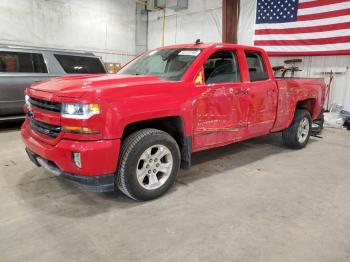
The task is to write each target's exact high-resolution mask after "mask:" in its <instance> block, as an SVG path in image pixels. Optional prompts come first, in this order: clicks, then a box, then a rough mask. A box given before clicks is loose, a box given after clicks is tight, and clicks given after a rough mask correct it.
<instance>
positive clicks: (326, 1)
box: [299, 0, 350, 9]
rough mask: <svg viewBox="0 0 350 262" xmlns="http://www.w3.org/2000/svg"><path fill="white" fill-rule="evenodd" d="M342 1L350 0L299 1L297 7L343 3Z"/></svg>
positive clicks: (347, 0)
mask: <svg viewBox="0 0 350 262" xmlns="http://www.w3.org/2000/svg"><path fill="white" fill-rule="evenodd" d="M344 2H350V1H349V0H318V1H309V2H301V1H299V9H303V8H311V7H317V6H324V5H331V4H338V3H344Z"/></svg>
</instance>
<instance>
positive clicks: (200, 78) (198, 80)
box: [194, 68, 205, 85]
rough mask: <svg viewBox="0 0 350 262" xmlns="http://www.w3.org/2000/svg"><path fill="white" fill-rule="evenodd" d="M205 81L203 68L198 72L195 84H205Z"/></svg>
mask: <svg viewBox="0 0 350 262" xmlns="http://www.w3.org/2000/svg"><path fill="white" fill-rule="evenodd" d="M204 83H205V81H204V73H203V68H201V70H200V71H199V72H198V74H197V76H196V77H195V79H194V84H195V85H203V84H204Z"/></svg>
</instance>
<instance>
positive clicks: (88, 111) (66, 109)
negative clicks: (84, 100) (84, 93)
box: [61, 103, 100, 119]
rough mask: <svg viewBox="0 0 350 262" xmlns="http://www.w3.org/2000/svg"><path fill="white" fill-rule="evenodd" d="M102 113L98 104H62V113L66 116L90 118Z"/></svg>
mask: <svg viewBox="0 0 350 262" xmlns="http://www.w3.org/2000/svg"><path fill="white" fill-rule="evenodd" d="M99 113H100V106H99V105H98V104H66V103H63V104H62V109H61V115H62V117H64V118H74V119H88V118H89V117H91V116H93V115H97V114H99Z"/></svg>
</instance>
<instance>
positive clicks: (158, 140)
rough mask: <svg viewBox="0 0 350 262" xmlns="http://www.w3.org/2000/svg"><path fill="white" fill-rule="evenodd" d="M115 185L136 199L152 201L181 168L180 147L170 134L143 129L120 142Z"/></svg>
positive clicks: (163, 190)
mask: <svg viewBox="0 0 350 262" xmlns="http://www.w3.org/2000/svg"><path fill="white" fill-rule="evenodd" d="M119 163H120V164H119V168H118V172H117V179H116V181H117V187H118V188H119V190H120V191H122V192H123V193H124V194H125V195H127V196H129V197H131V198H133V199H135V200H151V199H154V198H157V197H159V196H161V195H162V194H164V193H165V192H166V191H167V190H168V189H169V188H170V187H171V185H172V184H173V183H174V181H175V178H176V175H177V173H178V170H179V167H180V150H179V147H178V145H177V143H176V141H175V140H174V138H173V137H171V136H170V135H169V134H167V133H165V132H163V131H160V130H157V129H143V130H140V131H137V132H135V133H133V134H131V135H130V136H129V137H127V138H126V139H125V141H124V142H123V143H122V149H121V155H120V160H119Z"/></svg>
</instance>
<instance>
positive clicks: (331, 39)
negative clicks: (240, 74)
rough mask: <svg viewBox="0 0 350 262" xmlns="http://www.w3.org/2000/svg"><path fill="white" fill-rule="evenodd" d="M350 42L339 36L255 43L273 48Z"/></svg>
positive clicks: (348, 39)
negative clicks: (274, 46)
mask: <svg viewBox="0 0 350 262" xmlns="http://www.w3.org/2000/svg"><path fill="white" fill-rule="evenodd" d="M347 42H350V36H338V37H327V38H317V39H299V40H257V41H254V44H255V45H258V46H271V45H276V46H277V45H282V46H291V45H326V44H330V43H331V44H337V43H347Z"/></svg>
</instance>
